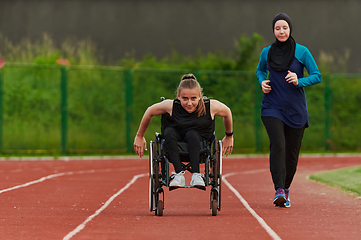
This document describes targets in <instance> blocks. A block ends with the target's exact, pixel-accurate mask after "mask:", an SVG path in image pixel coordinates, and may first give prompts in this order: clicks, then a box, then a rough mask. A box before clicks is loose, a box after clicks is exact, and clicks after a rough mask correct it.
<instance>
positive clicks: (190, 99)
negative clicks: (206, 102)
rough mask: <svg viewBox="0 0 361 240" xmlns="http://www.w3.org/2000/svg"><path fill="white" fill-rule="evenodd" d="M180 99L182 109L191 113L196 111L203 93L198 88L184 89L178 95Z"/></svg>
mask: <svg viewBox="0 0 361 240" xmlns="http://www.w3.org/2000/svg"><path fill="white" fill-rule="evenodd" d="M177 97H178V99H179V100H180V102H181V105H182V107H183V108H184V109H185V110H186V111H187V112H189V113H192V112H194V111H195V110H196V108H197V106H198V102H199V101H200V100H201V93H200V92H199V89H198V88H193V89H189V88H183V89H182V90H180V92H179V94H178V96H177Z"/></svg>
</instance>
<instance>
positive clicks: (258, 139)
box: [254, 77, 262, 152]
mask: <svg viewBox="0 0 361 240" xmlns="http://www.w3.org/2000/svg"><path fill="white" fill-rule="evenodd" d="M260 93H261V92H260V85H259V82H258V78H257V77H256V78H255V94H254V96H255V100H254V107H255V109H254V112H255V119H254V125H255V134H256V152H261V151H262V124H261V103H260V100H259V99H261V95H260Z"/></svg>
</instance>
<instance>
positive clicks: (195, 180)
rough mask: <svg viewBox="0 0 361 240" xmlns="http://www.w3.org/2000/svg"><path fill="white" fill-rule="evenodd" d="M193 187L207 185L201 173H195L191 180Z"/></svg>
mask: <svg viewBox="0 0 361 240" xmlns="http://www.w3.org/2000/svg"><path fill="white" fill-rule="evenodd" d="M191 186H192V187H204V186H205V183H204V180H203V177H202V174H200V173H193V175H192V180H191Z"/></svg>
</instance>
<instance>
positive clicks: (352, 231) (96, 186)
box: [0, 156, 361, 240]
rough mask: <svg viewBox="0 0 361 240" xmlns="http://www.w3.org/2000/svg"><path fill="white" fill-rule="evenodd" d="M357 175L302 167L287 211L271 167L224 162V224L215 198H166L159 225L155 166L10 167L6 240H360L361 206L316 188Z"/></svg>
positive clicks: (4, 200) (188, 193)
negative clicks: (325, 176)
mask: <svg viewBox="0 0 361 240" xmlns="http://www.w3.org/2000/svg"><path fill="white" fill-rule="evenodd" d="M356 165H361V157H359V156H346V157H301V158H300V163H299V168H298V171H297V174H296V177H295V180H294V183H293V185H292V186H291V195H290V198H291V203H292V206H291V208H288V209H286V208H276V207H274V206H273V204H272V200H273V196H274V190H273V185H272V181H271V176H270V173H269V170H268V169H269V166H268V159H267V158H266V157H260V158H235V157H228V158H224V161H223V175H224V177H225V179H224V181H223V186H222V209H221V211H220V212H218V215H217V216H211V210H210V209H209V194H210V193H209V188H208V189H207V191H201V190H197V189H179V190H175V191H172V192H169V191H168V189H167V188H164V190H165V209H164V216H162V217H158V216H155V215H154V212H150V211H149V206H148V159H128V160H124V159H123V160H89V161H85V160H79V161H77V160H72V161H60V160H56V161H1V162H0V173H1V175H0V206H1V210H0V239H10V240H11V239H17V240H18V239H46V240H48V239H100V240H102V239H157V238H162V239H360V236H361V199H360V198H359V197H356V196H353V195H351V194H348V193H344V192H342V191H340V190H337V189H334V188H330V187H327V186H324V185H321V184H318V183H316V182H314V181H311V180H308V178H307V176H309V175H310V174H312V173H315V172H319V171H324V170H330V169H337V168H341V167H350V166H356ZM186 181H187V182H186V183H187V184H189V181H190V174H187V175H186Z"/></svg>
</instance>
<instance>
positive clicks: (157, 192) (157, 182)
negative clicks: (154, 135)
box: [153, 141, 164, 216]
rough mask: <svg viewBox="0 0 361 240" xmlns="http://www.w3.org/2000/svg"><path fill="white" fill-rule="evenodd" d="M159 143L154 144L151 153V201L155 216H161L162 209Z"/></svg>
mask: <svg viewBox="0 0 361 240" xmlns="http://www.w3.org/2000/svg"><path fill="white" fill-rule="evenodd" d="M159 152H160V150H159V143H158V142H157V141H155V142H154V151H153V176H154V184H153V199H154V203H155V206H154V211H155V215H156V216H163V209H164V191H163V188H162V172H161V168H160V166H161V159H160V157H159ZM161 195H163V200H160V196H161Z"/></svg>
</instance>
